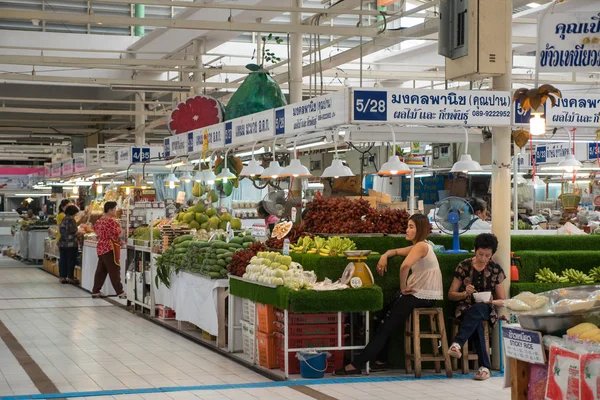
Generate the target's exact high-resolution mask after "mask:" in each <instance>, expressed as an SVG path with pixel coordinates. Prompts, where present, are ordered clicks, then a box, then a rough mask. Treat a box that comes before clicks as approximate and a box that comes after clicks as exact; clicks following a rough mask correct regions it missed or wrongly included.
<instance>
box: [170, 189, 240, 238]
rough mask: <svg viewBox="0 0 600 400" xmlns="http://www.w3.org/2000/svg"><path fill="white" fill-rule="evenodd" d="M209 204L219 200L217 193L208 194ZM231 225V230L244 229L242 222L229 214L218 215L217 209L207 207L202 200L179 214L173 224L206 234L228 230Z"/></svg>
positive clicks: (212, 191) (210, 192)
mask: <svg viewBox="0 0 600 400" xmlns="http://www.w3.org/2000/svg"><path fill="white" fill-rule="evenodd" d="M207 199H209V200H208V201H209V202H215V201H217V200H218V199H219V197H218V195H217V193H216V192H215V191H214V190H211V191H209V192H208V193H207ZM228 222H229V223H230V224H231V229H233V230H239V229H241V228H242V221H241V220H240V219H238V218H232V217H231V214H229V213H226V212H225V213H222V214H221V215H219V214H218V212H217V209H216V208H214V207H212V206H208V207H207V206H206V205H205V203H204V201H202V200H200V201H198V202H197V203H196V204H194V205H193V206H191V207H189V208H188V209H187V210H186V211H185V212H184V211H182V212H180V213H179V214H177V217H176V218H175V221H174V222H173V224H176V225H182V226H187V227H189V228H190V229H196V230H197V231H199V230H204V231H206V232H210V231H216V230H218V229H221V230H226V229H227V223H228Z"/></svg>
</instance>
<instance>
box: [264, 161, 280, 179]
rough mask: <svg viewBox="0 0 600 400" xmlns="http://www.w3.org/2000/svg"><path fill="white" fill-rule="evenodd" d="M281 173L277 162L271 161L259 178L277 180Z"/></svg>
mask: <svg viewBox="0 0 600 400" xmlns="http://www.w3.org/2000/svg"><path fill="white" fill-rule="evenodd" d="M282 172H283V168H281V165H279V162H277V161H271V163H270V164H269V168H267V169H265V170H264V171H263V173H262V174H260V177H261V178H263V179H277V178H279V177H280V176H281V173H282Z"/></svg>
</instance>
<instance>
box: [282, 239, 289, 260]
mask: <svg viewBox="0 0 600 400" xmlns="http://www.w3.org/2000/svg"><path fill="white" fill-rule="evenodd" d="M283 255H284V256H289V255H290V239H288V238H286V239H285V240H284V241H283Z"/></svg>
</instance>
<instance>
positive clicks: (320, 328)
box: [275, 321, 346, 336]
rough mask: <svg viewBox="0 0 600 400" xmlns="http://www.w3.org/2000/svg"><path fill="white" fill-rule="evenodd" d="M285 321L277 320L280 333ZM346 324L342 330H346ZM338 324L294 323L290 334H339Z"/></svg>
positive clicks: (290, 328) (276, 324)
mask: <svg viewBox="0 0 600 400" xmlns="http://www.w3.org/2000/svg"><path fill="white" fill-rule="evenodd" d="M283 326H284V325H283V323H282V322H279V321H275V327H276V328H277V331H278V332H280V333H284V331H283ZM345 328H346V327H345V326H342V332H345V330H346V329H345ZM337 333H338V325H337V324H307V325H294V324H290V325H289V326H288V334H289V335H290V336H320V335H337Z"/></svg>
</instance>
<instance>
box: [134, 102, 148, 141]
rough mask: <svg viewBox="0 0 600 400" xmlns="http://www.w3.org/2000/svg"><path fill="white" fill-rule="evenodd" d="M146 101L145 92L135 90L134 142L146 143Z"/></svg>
mask: <svg viewBox="0 0 600 400" xmlns="http://www.w3.org/2000/svg"><path fill="white" fill-rule="evenodd" d="M145 101H146V93H145V92H137V93H136V94H135V112H136V113H139V114H136V115H135V144H146V126H145V125H146V114H145V111H146V107H144V102H145Z"/></svg>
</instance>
